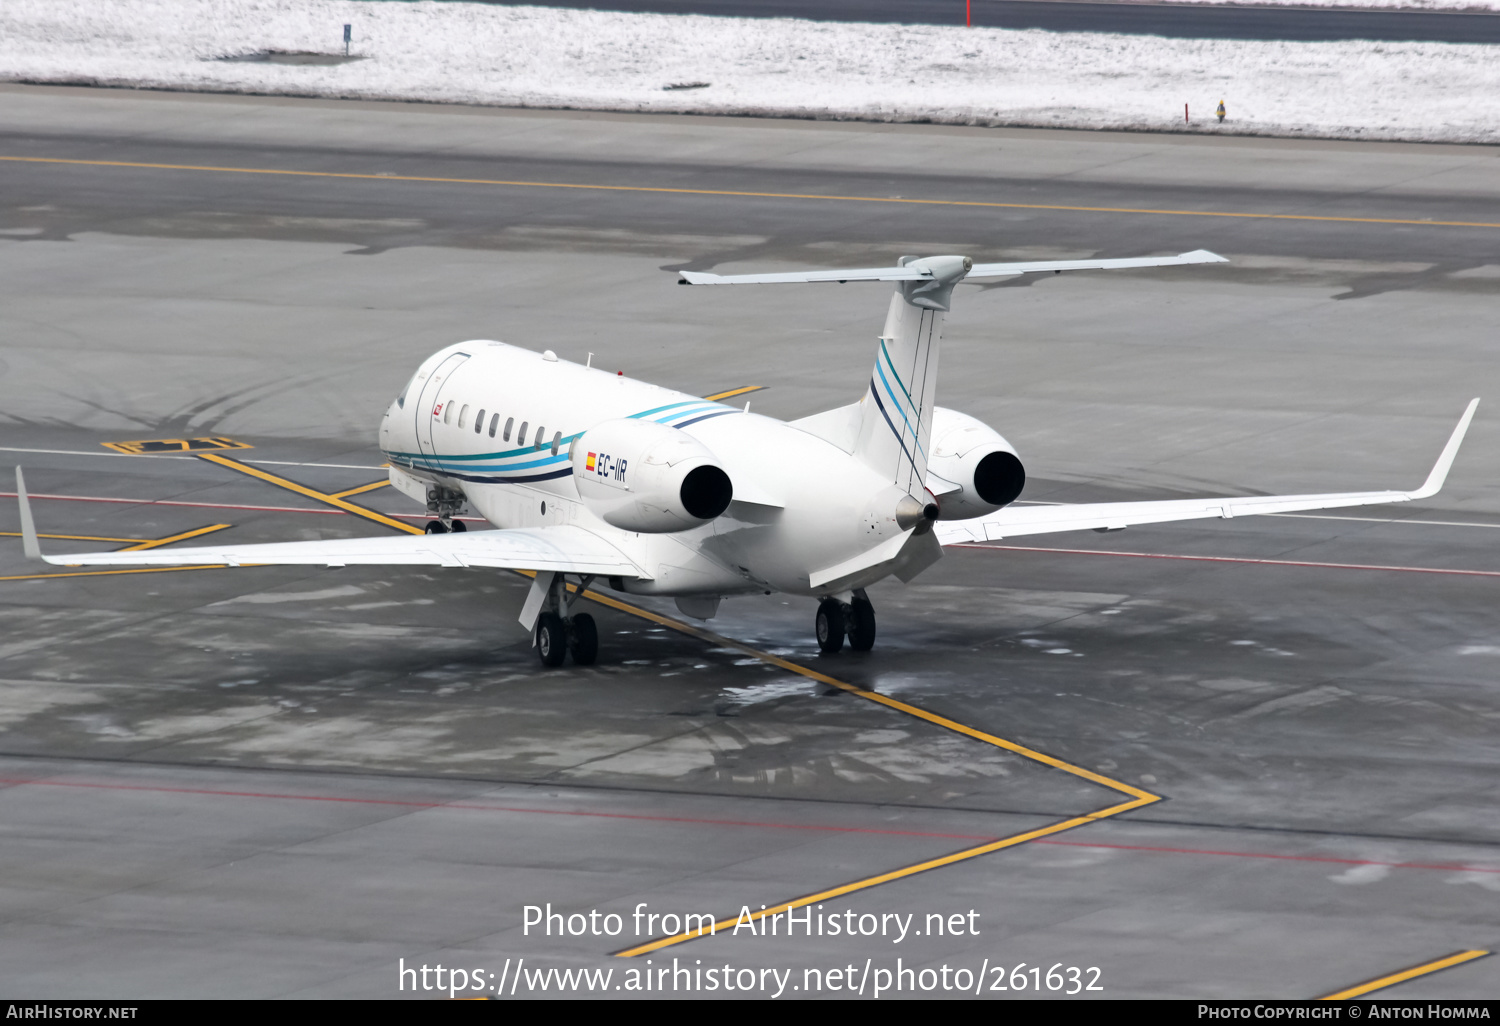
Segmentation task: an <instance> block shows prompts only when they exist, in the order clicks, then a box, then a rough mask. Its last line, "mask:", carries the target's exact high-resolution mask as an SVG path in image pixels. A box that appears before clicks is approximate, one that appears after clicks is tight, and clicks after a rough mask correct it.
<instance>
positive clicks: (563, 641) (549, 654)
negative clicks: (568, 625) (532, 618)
mask: <svg viewBox="0 0 1500 1026" xmlns="http://www.w3.org/2000/svg"><path fill="white" fill-rule="evenodd" d="M536 653H537V655H538V656H540V657H541V660H542V665H543V666H561V665H562V662H563V659H564V657H566V656H567V654H568V639H567V630H566V629H565V628H564V626H563V620H562V617H560V616H558V615H557V614H556V613H543V614H542V615H541V616H539V617H537V619H536Z"/></svg>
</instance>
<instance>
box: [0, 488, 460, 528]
mask: <svg viewBox="0 0 1500 1026" xmlns="http://www.w3.org/2000/svg"><path fill="white" fill-rule="evenodd" d="M15 497H16V493H15V492H0V498H9V499H14V498H15ZM27 497H28V498H31V499H62V500H65V501H68V502H119V503H124V504H126V505H130V506H192V507H195V508H198V509H250V510H260V511H262V512H267V513H324V514H327V515H329V516H335V517H347V516H352V515H353V514H351V513H349V512H348V511H346V510H342V509H304V508H302V507H300V506H240V505H234V504H233V503H227V502H179V501H177V500H175V499H121V498H115V497H112V496H104V495H46V494H37V493H35V492H28V493H27ZM383 515H384V516H390V517H396V518H398V519H401V520H426V519H428V514H426V513H386V514H383ZM453 519H455V520H468V521H472V522H474V523H484V518H483V517H454V518H453Z"/></svg>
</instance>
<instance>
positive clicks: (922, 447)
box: [854, 256, 973, 506]
mask: <svg viewBox="0 0 1500 1026" xmlns="http://www.w3.org/2000/svg"><path fill="white" fill-rule="evenodd" d="M897 266H899V267H903V268H911V269H913V270H918V269H920V270H927V271H930V272H931V277H924V278H922V279H919V280H916V281H901V282H897V283H896V294H895V295H893V296H892V297H891V305H890V309H889V310H888V311H887V312H886V315H885V330H884V331H883V332H881V335H880V340H879V343H878V345H877V347H876V350H875V366H874V369H873V370H872V371H871V372H870V382H869V386H868V389H867V391H866V392H865V396H864V398H863V399H862V400H861V401H860V420H859V433H858V435H857V436H856V439H857V440H856V442H855V447H854V455H855V456H856V457H857V458H858V459H859V460H860V461H862V462H863V463H864V464H865V465H867V466H868V467H870V468H871V469H872V470H875V471H877V472H878V473H880V474H882V475H886V476H888V477H889V479H890V480H891V482H892V483H893V484H895V486H896V487H897V488H900V489H901V490H902V491H904V492H906V494H907V495H910V496H911V497H912V498H913V499H916V500H917V501H918V502H920V503H922V505H923V506H926V505H927V504H928V503H929V502H931V501H932V500H931V499H930V498H929V497H928V493H927V488H926V483H925V482H926V480H927V459H928V453H929V450H930V447H931V444H932V411H933V408H934V407H935V405H936V403H937V376H938V358H939V355H940V353H941V349H942V341H943V320H944V318H945V317H946V316H947V313H948V307H949V304H950V302H951V301H952V296H953V286H954V285H956V284H958V283H959V282H960V281H962V280H963V278H964V276H965V275H966V274H967V273H968V272H969V268H970V267H972V266H973V261H971V260H970V259H969V258H968V257H961V256H940V257H926V258H923V259H917V258H916V257H902V258H901V259H900V260H899V261H897Z"/></svg>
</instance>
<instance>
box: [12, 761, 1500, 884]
mask: <svg viewBox="0 0 1500 1026" xmlns="http://www.w3.org/2000/svg"><path fill="white" fill-rule="evenodd" d="M28 784H29V785H33V786H36V787H71V788H83V789H90V790H101V791H144V792H148V793H152V794H196V795H206V796H209V797H214V798H263V799H273V800H278V801H297V802H338V803H341V804H350V805H387V806H395V807H399V808H409V809H461V810H464V811H466V812H515V813H522V814H527V815H538V816H579V817H583V818H588V819H631V820H641V821H644V822H649V823H694V824H700V825H703V826H730V827H753V828H756V829H773V830H812V831H817V832H820V833H839V834H884V835H888V836H894V837H937V838H944V839H951V840H963V841H994V840H998V838H996V837H994V836H991V835H988V834H943V833H930V832H925V831H919V830H882V829H877V828H872V827H840V826H825V825H818V824H806V823H765V822H758V821H755V820H739V819H701V818H698V817H694V816H648V815H643V814H638V813H627V812H589V811H582V810H568V809H524V808H517V807H514V806H506V805H480V804H476V803H473V802H430V801H428V802H424V801H409V800H404V799H400V798H344V797H339V796H337V795H316V794H282V793H278V792H270V791H220V790H214V789H210V788H199V787H160V786H153V785H145V784H98V783H88V782H84V781H70V780H36V779H29V778H12V777H0V786H4V785H10V786H22V785H28ZM1031 843H1032V844H1053V845H1058V846H1060V847H1065V848H1099V849H1104V850H1108V851H1142V852H1151V853H1153V854H1167V855H1213V856H1218V857H1225V858H1240V859H1274V860H1277V861H1282V862H1323V863H1331V864H1334V865H1341V866H1389V867H1390V868H1392V869H1435V870H1440V871H1443V872H1450V873H1454V872H1456V873H1500V869H1495V868H1489V867H1485V866H1465V865H1460V864H1457V863H1443V862H1437V863H1430V862H1380V861H1376V860H1373V859H1341V858H1336V857H1333V856H1325V855H1278V854H1274V853H1270V852H1256V851H1223V850H1216V849H1208V848H1164V847H1156V846H1151V845H1144V844H1100V843H1095V842H1090V841H1055V840H1046V839H1042V840H1036V841H1032V842H1031Z"/></svg>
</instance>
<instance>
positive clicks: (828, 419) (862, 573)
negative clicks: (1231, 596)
mask: <svg viewBox="0 0 1500 1026" xmlns="http://www.w3.org/2000/svg"><path fill="white" fill-rule="evenodd" d="M1223 259H1224V258H1223V257H1220V256H1217V255H1215V254H1213V253H1209V252H1207V251H1205V250H1197V251H1195V252H1192V253H1184V254H1181V255H1178V256H1172V257H1145V258H1139V259H1125V260H1075V261H1053V262H1046V261H1043V262H1036V263H1011V264H975V263H973V262H972V261H971V260H970V259H969V258H968V257H962V256H934V257H925V258H920V259H919V258H915V257H903V258H902V259H901V260H900V261H898V263H897V266H895V267H883V268H871V269H865V270H834V271H817V272H805V273H804V272H797V273H791V274H754V275H736V276H720V275H714V274H704V273H698V272H682V279H683V280H682V284H689V285H733V284H757V283H775V282H828V281H837V282H846V281H894V282H896V293H895V295H894V296H893V297H892V298H891V303H890V309H889V311H888V312H887V314H886V319H885V330H884V332H883V333H882V334H881V336H880V339H879V342H878V344H877V345H876V347H875V362H874V367H873V368H872V369H871V371H870V378H869V383H868V384H867V386H866V389H865V393H864V396H863V398H861V399H860V400H859V401H858V402H856V403H852V404H851V405H848V406H841V407H839V408H838V409H835V410H829V411H828V412H826V413H820V414H817V415H816V416H812V417H807V418H804V419H802V420H795V421H791V422H789V423H788V422H783V421H780V420H776V419H774V418H771V417H765V416H760V415H758V414H754V413H751V412H749V407H748V406H746V407H745V408H744V409H743V410H742V409H738V408H735V407H731V406H728V405H725V404H722V403H718V402H711V401H709V400H706V399H698V398H695V397H694V396H690V395H685V394H683V393H681V392H674V391H672V390H671V389H666V388H660V387H658V386H656V385H650V384H646V383H645V382H641V381H633V380H631V379H629V378H627V377H625V376H624V375H623V373H614V374H612V373H609V372H607V371H603V370H599V369H595V368H592V367H589V366H580V365H578V364H576V363H569V362H567V361H565V360H559V359H558V358H557V356H556V355H554V354H553V353H552V352H551V351H548V352H544V353H535V352H530V351H527V350H524V349H517V348H515V347H513V346H508V345H505V344H503V343H500V342H489V341H476V342H464V343H461V344H459V345H455V346H450V347H448V348H447V349H444V350H442V351H440V352H438V353H434V354H433V355H432V356H430V357H428V358H427V360H426V361H425V362H424V363H423V364H422V366H421V367H419V368H418V369H417V372H416V374H415V376H413V377H412V379H411V381H410V383H409V384H408V385H407V386H406V388H405V389H404V390H403V391H402V392H401V394H400V395H399V396H398V397H397V398H396V400H395V402H393V403H392V404H391V406H390V408H389V409H388V410H387V411H386V414H385V419H384V420H383V421H382V422H381V425H380V447H381V449H382V451H383V452H384V453H385V455H386V457H387V458H388V459H389V460H390V464H391V471H390V475H391V483H392V484H393V485H395V487H396V488H397V489H399V490H400V491H402V492H404V493H405V494H406V495H408V496H410V497H411V498H412V499H414V500H416V501H417V502H420V503H425V504H426V506H427V509H428V511H429V512H430V513H431V514H432V515H433V517H434V519H433V520H431V522H429V523H428V525H427V533H426V534H425V535H422V536H416V535H407V536H400V537H380V538H346V539H335V540H329V541H311V542H307V541H304V542H288V543H284V544H261V545H209V546H196V547H192V548H179V549H155V550H148V551H136V552H129V551H127V552H116V553H97V554H96V553H87V554H78V555H67V556H47V557H42V556H41V553H40V551H39V549H38V547H37V540H36V529H35V527H34V526H33V522H32V517H31V512H30V509H29V507H28V505H27V502H26V488H25V482H24V481H23V480H22V476H21V472H20V469H19V468H18V469H17V471H16V490H17V492H18V493H19V494H20V496H21V523H22V533H23V536H24V543H25V547H26V553H27V555H29V556H32V557H36V558H45V559H46V560H47V561H48V562H49V563H58V564H63V565H68V566H72V565H77V564H88V565H116V564H204V563H224V564H229V565H231V566H235V565H241V564H271V563H304V564H326V565H328V566H346V565H353V564H357V563H371V564H396V565H422V564H426V565H432V566H451V567H500V568H506V569H512V570H530V571H535V573H536V578H535V580H534V582H533V584H532V586H531V590H530V593H529V594H528V595H527V597H526V600H525V602H524V604H523V606H522V609H521V615H520V620H521V623H522V624H523V625H524V626H525V627H526V628H527V629H529V630H531V631H532V632H533V637H534V641H535V647H536V649H537V651H538V653H539V654H540V655H541V659H542V662H543V663H545V664H546V665H548V666H557V665H559V664H560V663H561V662H562V661H563V658H564V656H565V655H567V654H568V653H569V652H571V654H572V656H573V659H574V661H575V662H578V663H590V662H593V660H594V659H595V657H596V656H597V654H598V633H597V630H596V628H595V626H594V621H593V618H592V617H590V616H589V615H588V614H587V613H583V612H580V611H578V609H577V602H578V596H581V595H582V594H583V592H584V589H585V588H587V587H588V586H589V585H590V584H591V583H593V582H594V581H595V580H600V579H602V580H604V581H607V582H608V583H609V586H610V587H612V588H614V589H616V590H618V591H623V592H628V593H630V594H633V595H668V596H673V597H675V598H676V600H677V607H678V608H679V609H680V610H682V612H683V613H685V614H687V615H689V616H693V617H697V618H700V619H709V618H711V617H712V616H713V615H714V614H715V612H716V611H717V609H718V605H719V601H720V599H721V598H723V597H724V596H728V595H735V594H743V593H750V592H765V593H767V594H770V593H772V592H778V591H779V592H786V593H788V594H792V595H805V596H809V597H812V598H816V599H817V600H818V607H817V614H816V620H815V626H816V631H817V639H818V644H819V646H820V647H821V648H822V650H823V651H824V652H837V651H838V650H839V649H841V648H842V647H843V645H844V641H845V638H847V639H848V643H849V645H850V647H851V648H853V649H855V650H857V651H865V650H868V649H869V648H870V647H871V645H873V644H874V642H875V612H874V609H873V608H872V606H871V605H870V600H869V599H868V598H867V597H866V594H865V589H866V588H868V587H869V586H870V585H872V584H874V583H875V582H876V581H879V580H881V579H883V578H885V577H888V576H890V575H893V574H894V575H895V576H896V577H897V578H899V579H900V580H902V581H910V580H911V579H912V578H914V577H915V576H916V575H917V574H919V573H921V572H922V571H923V570H924V569H926V568H927V567H929V566H931V565H932V564H933V563H934V562H936V561H937V560H938V559H939V558H940V557H941V556H942V554H943V546H944V545H950V544H954V543H957V542H970V541H986V540H995V539H1000V538H1015V537H1018V536H1022V535H1034V534H1047V533H1051V532H1056V531H1079V530H1095V531H1107V530H1114V529H1118V528H1123V527H1127V526H1129V525H1132V524H1155V523H1162V522H1165V521H1170V520H1192V519H1197V518H1203V517H1224V518H1228V517H1242V516H1248V515H1250V514H1255V513H1285V512H1290V511H1294V510H1312V509H1328V508H1331V507H1335V506H1361V505H1366V504H1369V503H1381V502H1405V501H1408V500H1410V499H1422V498H1426V497H1428V496H1430V495H1433V494H1435V493H1436V492H1437V491H1438V489H1439V488H1441V487H1442V484H1443V480H1444V478H1445V477H1446V475H1447V473H1448V468H1449V467H1450V466H1451V465H1452V463H1453V457H1454V455H1455V454H1456V453H1457V452H1458V447H1459V443H1460V442H1461V441H1462V439H1463V434H1464V431H1465V430H1466V429H1467V428H1468V425H1469V421H1470V420H1471V419H1472V417H1473V415H1474V408H1475V406H1476V405H1477V404H1478V402H1479V400H1477V399H1475V400H1474V401H1473V402H1471V403H1470V404H1469V407H1468V409H1467V410H1466V411H1465V412H1464V415H1463V417H1462V419H1461V420H1460V421H1459V423H1458V427H1457V428H1456V429H1455V430H1454V431H1453V434H1452V436H1451V437H1450V438H1449V439H1448V444H1447V446H1446V447H1445V448H1444V449H1443V451H1442V455H1441V456H1440V457H1439V458H1438V461H1437V465H1436V466H1435V467H1434V468H1433V470H1432V473H1431V474H1430V475H1429V476H1428V478H1427V481H1426V483H1425V484H1423V485H1422V487H1421V488H1419V489H1417V490H1416V491H1410V492H1400V491H1382V492H1345V493H1333V494H1326V495H1274V496H1255V497H1243V498H1240V497H1237V498H1207V499H1174V500H1167V501H1154V502H1153V501H1147V502H1108V503H1091V504H1089V503H1086V504H1078V505H1065V506H1058V505H1035V506H1022V507H1017V506H1013V505H1011V503H1012V502H1014V500H1015V499H1016V497H1017V496H1019V495H1020V494H1021V487H1022V485H1023V484H1024V482H1025V478H1026V475H1025V471H1024V470H1023V469H1022V466H1021V461H1020V459H1019V458H1018V457H1017V455H1016V451H1015V449H1014V448H1012V447H1011V445H1010V443H1009V442H1007V441H1006V440H1005V439H1004V438H1002V437H1001V436H1000V435H999V434H998V433H997V432H996V431H994V430H993V429H992V428H990V427H989V426H988V425H986V424H982V423H980V422H979V421H978V420H975V419H974V418H973V417H970V416H967V415H965V414H962V413H959V412H957V411H955V410H949V409H944V408H943V407H940V406H938V405H936V395H937V369H938V348H939V341H940V338H941V334H942V327H943V319H944V315H945V313H946V311H947V310H948V308H949V301H950V299H951V297H952V293H953V287H954V286H955V285H957V284H958V283H959V282H960V281H964V280H966V279H972V278H995V277H1004V276H1008V275H1018V274H1030V273H1040V272H1060V271H1072V270H1085V269H1091V268H1131V267H1161V266H1166V265H1174V264H1198V263H1210V262H1218V261H1222V260H1223ZM466 505H468V506H472V507H473V508H474V509H475V510H476V511H477V512H478V513H479V514H480V515H482V516H483V517H484V518H485V519H486V520H488V521H489V522H490V523H492V524H494V525H495V526H496V528H497V530H486V531H474V532H468V531H466V530H465V529H464V524H463V522H462V521H461V520H455V519H454V517H455V515H456V514H458V513H459V512H461V511H462V510H463V508H464V507H465V506H466ZM570 576H571V577H574V578H577V579H578V587H577V589H576V592H575V594H574V595H572V596H570V595H569V589H568V587H567V583H566V582H567V579H568V578H569V577H570Z"/></svg>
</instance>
